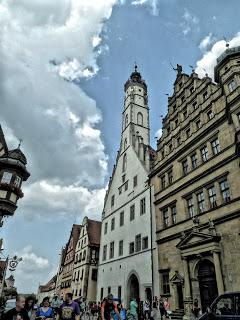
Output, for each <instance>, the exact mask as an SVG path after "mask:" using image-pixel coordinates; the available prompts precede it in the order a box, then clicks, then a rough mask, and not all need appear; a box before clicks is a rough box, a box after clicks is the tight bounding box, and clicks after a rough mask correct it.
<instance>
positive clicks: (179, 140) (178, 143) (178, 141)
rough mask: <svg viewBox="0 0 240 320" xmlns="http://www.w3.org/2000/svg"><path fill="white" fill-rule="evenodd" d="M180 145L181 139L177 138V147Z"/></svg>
mask: <svg viewBox="0 0 240 320" xmlns="http://www.w3.org/2000/svg"><path fill="white" fill-rule="evenodd" d="M180 144H181V138H180V137H177V145H178V146H180Z"/></svg>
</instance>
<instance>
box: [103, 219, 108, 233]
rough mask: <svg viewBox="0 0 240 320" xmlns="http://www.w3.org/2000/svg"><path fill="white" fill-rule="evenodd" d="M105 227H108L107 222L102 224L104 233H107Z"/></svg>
mask: <svg viewBox="0 0 240 320" xmlns="http://www.w3.org/2000/svg"><path fill="white" fill-rule="evenodd" d="M107 227H108V223H107V222H105V224H104V234H107Z"/></svg>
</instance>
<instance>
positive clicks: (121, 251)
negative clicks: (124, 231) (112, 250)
mask: <svg viewBox="0 0 240 320" xmlns="http://www.w3.org/2000/svg"><path fill="white" fill-rule="evenodd" d="M118 255H119V256H122V255H123V240H121V241H119V247H118Z"/></svg>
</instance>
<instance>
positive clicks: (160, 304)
mask: <svg viewBox="0 0 240 320" xmlns="http://www.w3.org/2000/svg"><path fill="white" fill-rule="evenodd" d="M158 306H159V311H160V316H161V320H163V317H164V316H165V315H166V311H165V308H164V302H163V298H162V296H160V298H159V305H158Z"/></svg>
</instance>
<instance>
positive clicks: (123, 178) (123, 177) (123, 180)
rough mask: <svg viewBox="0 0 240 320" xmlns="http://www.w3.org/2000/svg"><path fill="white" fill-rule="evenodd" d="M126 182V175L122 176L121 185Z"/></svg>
mask: <svg viewBox="0 0 240 320" xmlns="http://www.w3.org/2000/svg"><path fill="white" fill-rule="evenodd" d="M125 181H126V175H125V174H124V175H122V183H124V182H125Z"/></svg>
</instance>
